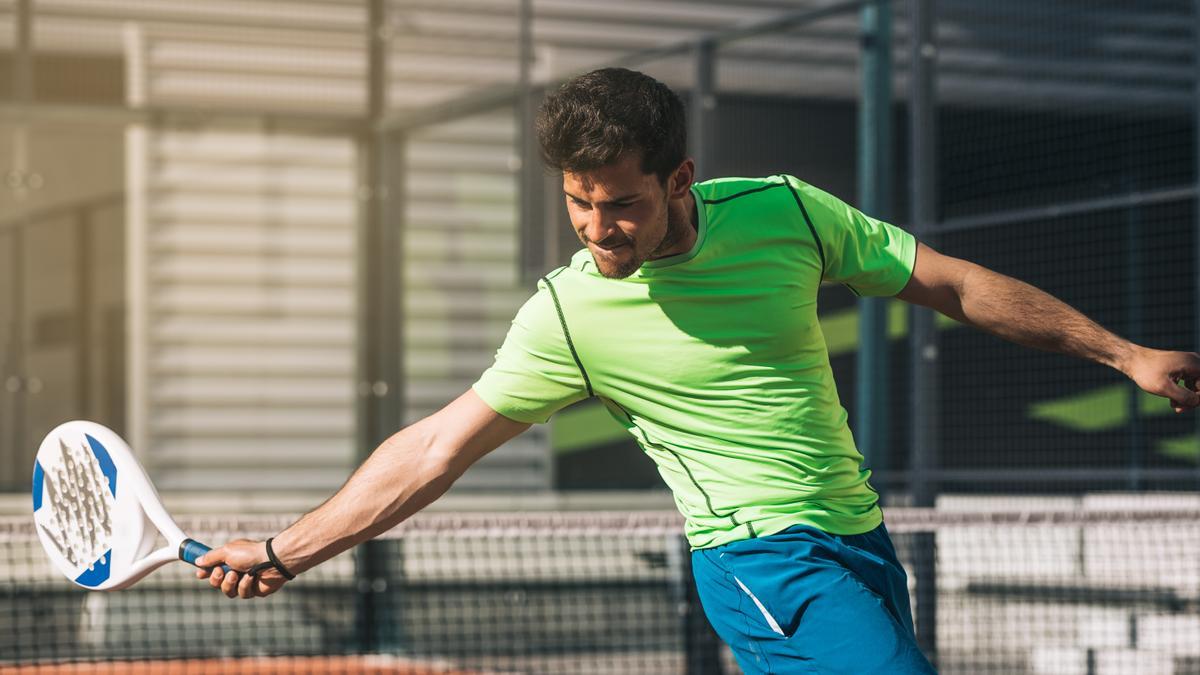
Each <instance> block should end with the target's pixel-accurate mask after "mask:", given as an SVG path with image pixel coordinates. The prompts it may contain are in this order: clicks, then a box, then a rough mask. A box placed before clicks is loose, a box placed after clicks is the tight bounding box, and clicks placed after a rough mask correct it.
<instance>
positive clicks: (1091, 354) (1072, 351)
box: [945, 265, 1141, 372]
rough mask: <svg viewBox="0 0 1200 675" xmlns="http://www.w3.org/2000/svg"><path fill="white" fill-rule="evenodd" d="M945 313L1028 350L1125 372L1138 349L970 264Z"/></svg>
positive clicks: (1040, 294)
mask: <svg viewBox="0 0 1200 675" xmlns="http://www.w3.org/2000/svg"><path fill="white" fill-rule="evenodd" d="M958 298H959V303H958V305H957V306H951V307H949V308H948V311H946V312H945V313H946V314H948V315H949V316H951V317H952V318H954V319H957V320H958V321H961V322H963V323H966V324H969V325H972V326H975V327H977V328H980V329H982V330H984V331H987V332H989V333H992V334H993V335H996V336H998V337H1001V338H1004V339H1006V340H1009V341H1011V342H1015V343H1017V344H1020V345H1024V346H1026V347H1032V348H1034V349H1041V350H1045V351H1051V352H1057V353H1060V354H1067V355H1069V356H1075V357H1079V358H1082V359H1088V360H1091V361H1095V362H1097V363H1101V364H1104V365H1107V366H1110V367H1112V368H1115V369H1116V370H1119V371H1121V372H1128V364H1129V363H1130V362H1131V360H1132V359H1133V357H1134V356H1135V355H1136V353H1137V351H1138V350H1139V349H1141V348H1140V347H1139V346H1137V345H1135V344H1133V343H1132V342H1129V341H1128V340H1125V339H1124V338H1121V337H1120V336H1118V335H1115V334H1113V333H1112V332H1110V331H1108V330H1105V329H1104V327H1102V326H1100V325H1099V324H1097V323H1096V322H1095V321H1092V320H1091V319H1089V318H1088V317H1086V316H1084V315H1083V314H1082V313H1081V312H1079V311H1078V310H1076V309H1074V308H1072V307H1071V306H1070V305H1068V304H1066V303H1065V302H1062V301H1061V300H1059V299H1057V298H1055V297H1053V296H1051V295H1050V294H1048V293H1045V292H1044V291H1041V290H1038V289H1037V288H1034V287H1033V286H1031V285H1029V284H1027V283H1025V282H1023V281H1019V280H1017V279H1013V278H1011V277H1007V276H1004V275H1002V274H998V273H996V272H993V271H991V270H988V269H986V268H984V267H980V266H979V265H972V266H971V268H970V270H969V271H968V272H967V273H966V274H965V275H964V276H963V278H962V281H961V285H960V288H959V289H958Z"/></svg>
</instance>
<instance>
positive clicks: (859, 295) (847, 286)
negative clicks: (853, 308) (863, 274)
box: [846, 284, 862, 298]
mask: <svg viewBox="0 0 1200 675" xmlns="http://www.w3.org/2000/svg"><path fill="white" fill-rule="evenodd" d="M846 288H849V289H850V292H851V293H853V294H855V295H857V296H858V297H860V298H861V297H862V293H859V292H858V289H857V288H855V287H853V286H851V285H850V284H846Z"/></svg>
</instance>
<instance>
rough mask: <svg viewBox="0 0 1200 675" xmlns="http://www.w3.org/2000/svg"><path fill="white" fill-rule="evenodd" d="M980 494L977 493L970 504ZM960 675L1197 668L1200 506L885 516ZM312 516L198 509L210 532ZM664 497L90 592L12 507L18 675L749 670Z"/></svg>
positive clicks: (934, 639) (934, 644) (471, 521)
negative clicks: (223, 586) (253, 572)
mask: <svg viewBox="0 0 1200 675" xmlns="http://www.w3.org/2000/svg"><path fill="white" fill-rule="evenodd" d="M968 506H969V505H968ZM886 513H887V515H886V522H887V527H888V529H889V531H890V532H891V534H892V537H893V540H894V541H895V543H896V546H897V551H898V552H899V554H900V557H901V559H902V561H903V562H904V563H905V566H906V568H907V569H908V571H909V580H910V591H911V594H912V597H913V601H914V609H915V613H916V614H917V617H918V633H919V634H921V635H920V637H921V643H922V646H923V648H925V649H926V650H927V652H929V653H931V655H932V656H933V658H934V659H935V660H936V662H937V664H938V667H939V671H940V672H942V673H1054V674H1055V675H1069V674H1071V673H1080V674H1081V675H1082V674H1090V673H1097V674H1098V673H1134V672H1136V673H1172V674H1178V673H1200V509H1197V508H1194V507H1188V508H1163V507H1161V506H1159V507H1153V506H1152V507H1144V506H1143V507H1139V508H1126V507H1122V508H1119V509H1114V508H1110V509H1108V510H1094V509H1093V510H1080V509H1071V510H1064V509H1059V510H1042V511H1034V510H1017V509H1012V508H1002V509H999V510H997V509H995V508H991V509H988V510H981V509H978V508H973V509H971V508H966V507H962V506H960V508H959V509H957V510H946V509H939V510H933V509H902V508H893V509H890V510H888V511H887V512H886ZM293 520H294V517H293V516H277V517H248V518H235V517H228V518H218V517H205V518H181V519H180V521H181V525H183V527H184V529H185V531H187V532H189V533H191V534H192V535H193V536H195V537H196V538H197V539H198V540H200V541H206V542H209V543H212V544H214V545H215V544H219V543H222V542H224V541H226V540H228V539H229V538H233V537H242V536H248V537H263V536H268V535H271V534H274V533H276V532H278V531H279V530H280V529H281V528H283V527H285V526H286V525H288V524H289V523H291V522H292V521H293ZM680 531H681V522H680V519H679V516H678V515H676V514H674V513H665V512H628V513H614V512H602V513H579V512H568V513H512V514H467V513H463V514H445V513H440V514H423V515H420V516H418V517H416V518H414V519H412V520H410V521H409V522H407V523H405V524H404V525H402V526H400V527H398V528H396V529H394V530H393V531H391V532H388V533H387V534H385V535H384V536H383V537H381V538H380V539H378V540H376V541H375V542H373V543H371V544H370V545H367V546H363V547H359V548H357V549H355V550H354V551H352V552H348V553H347V554H343V555H341V556H339V557H337V558H334V559H333V560H331V561H329V562H327V563H326V564H324V565H322V566H320V567H318V568H315V569H313V570H311V571H309V572H308V573H307V574H305V575H303V576H302V577H301V578H300V579H298V580H297V581H295V582H293V583H292V584H289V585H288V586H287V587H285V588H284V589H283V590H282V591H280V592H279V593H276V594H275V595H273V596H271V597H269V598H266V599H256V600H252V601H244V600H238V599H233V600H231V599H228V598H225V597H224V596H222V595H220V594H219V593H217V592H215V591H213V590H212V589H210V588H208V587H207V585H206V582H200V581H198V580H196V579H195V578H194V577H193V576H191V574H192V571H191V569H190V568H189V567H188V566H186V565H182V564H180V565H168V566H167V567H166V568H164V569H161V570H159V571H157V572H155V573H154V574H152V575H151V576H149V577H147V578H146V579H144V580H142V581H141V582H139V583H138V584H137V585H136V586H134V587H133V588H131V589H128V590H125V591H120V592H116V593H89V592H85V591H82V590H79V589H77V588H75V587H74V586H73V585H72V584H70V583H69V582H68V581H66V580H65V579H62V578H59V577H58V576H57V575H58V573H57V572H56V571H54V570H53V569H52V568H51V567H50V565H49V564H48V563H47V562H46V561H45V558H44V554H43V553H42V551H41V548H40V545H39V544H38V542H37V537H36V533H35V532H34V530H33V526H32V522H31V519H29V518H20V517H9V518H4V519H0V542H2V543H3V549H2V550H3V553H0V602H2V605H0V673H92V672H112V673H118V672H120V673H125V672H143V673H151V672H154V673H161V672H176V673H285V672H286V673H298V672H320V673H329V672H345V673H397V674H415V673H431V672H451V673H511V672H517V673H655V674H660V673H689V674H695V673H732V672H736V669H735V667H734V665H733V662H732V659H731V657H730V656H729V654H728V652H727V650H726V649H725V648H724V647H722V646H721V645H720V643H719V642H718V641H717V640H716V639H715V637H714V636H713V635H712V633H711V630H710V629H709V628H708V626H707V622H706V621H705V620H704V619H703V615H702V613H701V611H700V608H699V603H698V601H697V600H696V597H695V592H694V589H693V587H692V585H691V583H690V571H689V568H688V555H687V548H686V544H685V543H684V541H683V539H682V537H681V534H680Z"/></svg>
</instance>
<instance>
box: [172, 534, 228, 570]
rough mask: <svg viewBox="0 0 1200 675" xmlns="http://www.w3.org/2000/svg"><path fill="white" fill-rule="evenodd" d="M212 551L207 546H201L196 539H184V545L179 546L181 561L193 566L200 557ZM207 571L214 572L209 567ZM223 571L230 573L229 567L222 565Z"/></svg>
mask: <svg viewBox="0 0 1200 675" xmlns="http://www.w3.org/2000/svg"><path fill="white" fill-rule="evenodd" d="M211 550H212V549H211V548H209V547H207V546H205V545H204V544H201V543H200V542H198V541H196V540H195V539H184V540H183V543H181V544H180V545H179V559H180V560H183V561H184V562H188V563H191V564H193V565H196V558H199V557H200V556H202V555H204V554H205V553H208V552H209V551H211ZM196 567H199V565H196ZM205 569H208V570H210V571H211V570H212V568H211V567H207V568H205ZM221 569H223V570H225V571H226V572H228V571H229V565H221Z"/></svg>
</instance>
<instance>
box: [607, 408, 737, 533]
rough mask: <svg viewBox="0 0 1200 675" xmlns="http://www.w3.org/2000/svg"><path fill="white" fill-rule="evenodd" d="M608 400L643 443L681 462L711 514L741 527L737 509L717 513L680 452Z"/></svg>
mask: <svg viewBox="0 0 1200 675" xmlns="http://www.w3.org/2000/svg"><path fill="white" fill-rule="evenodd" d="M608 400H609V401H610V402H611V403H612V404H613V405H614V406H616V408H617V410H620V411H621V414H622V415H624V416H625V419H627V420H629V425H630V426H632V427H633V428H634V429H637V430H638V432H639V433H640V434H641V437H642V442H643V443H645V444H646V445H649V446H650V447H652V448H657V449H659V450H662V451H663V452H666V453H669V454H670V455H671V456H672V457H674V458H675V461H676V462H678V463H679V468H681V469H683V472H684V473H686V474H687V477H688V479H690V480H691V481H692V485H694V486H696V491H697V492H699V493H700V494H701V495H702V496H703V497H704V504H705V505H706V506H708V512H709V514H711V515H712V517H713V518H728V519H729V521H730V522H732V523H733V526H734V527H741V525H742V524H741V523H740V522H738V519H737V513H736V511H735V512H734V513H730V514H729V515H727V516H722V515H720V514H719V513H717V510H716V509H715V508H714V507H713V503H712V497H710V496H709V494H708V492H706V491H705V490H704V488H702V487H700V483H699V481H697V480H696V477H695V476H693V475H692V470H691V469H689V468H688V467H687V464H684V463H683V458H682V457H680V456H679V453H677V452H675V451H674V450H672V449H671V448H668V447H666V446H665V445H659V444H658V443H654V442H652V441H651V440H650V439H648V438H646V432H644V431H642V429H641V427H639V426H638V425H637V424H634V422H633V417H632V416H631V415H630V414H629V411H627V410H625V408H623V407H621V404H620V403H617V402H616V401H613V400H612V399H608ZM751 531H753V527H751Z"/></svg>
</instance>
